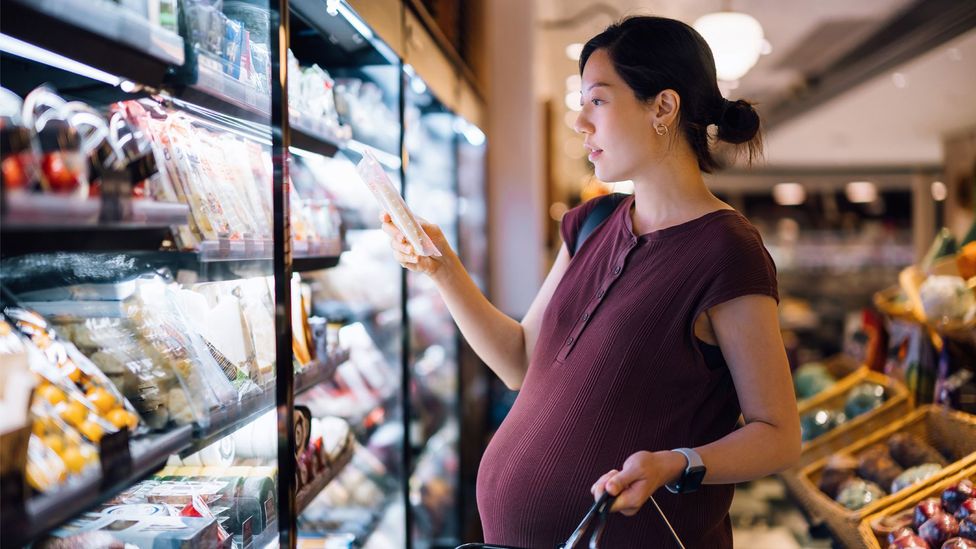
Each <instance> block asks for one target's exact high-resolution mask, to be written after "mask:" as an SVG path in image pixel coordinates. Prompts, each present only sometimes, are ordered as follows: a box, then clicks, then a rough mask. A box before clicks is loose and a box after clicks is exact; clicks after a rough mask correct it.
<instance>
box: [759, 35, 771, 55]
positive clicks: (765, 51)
mask: <svg viewBox="0 0 976 549" xmlns="http://www.w3.org/2000/svg"><path fill="white" fill-rule="evenodd" d="M771 53H773V45H772V44H770V43H769V40H766V39H765V38H763V41H762V48H760V49H759V55H769V54H771Z"/></svg>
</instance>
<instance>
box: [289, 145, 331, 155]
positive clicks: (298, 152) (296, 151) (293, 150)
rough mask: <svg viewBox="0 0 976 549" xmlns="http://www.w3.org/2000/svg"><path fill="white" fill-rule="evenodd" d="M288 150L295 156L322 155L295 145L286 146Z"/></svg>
mask: <svg viewBox="0 0 976 549" xmlns="http://www.w3.org/2000/svg"><path fill="white" fill-rule="evenodd" d="M288 152H290V153H291V154H293V155H295V156H301V157H302V158H320V157H323V156H324V155H321V154H319V153H315V152H312V151H306V150H305V149H299V148H298V147H295V146H291V147H288Z"/></svg>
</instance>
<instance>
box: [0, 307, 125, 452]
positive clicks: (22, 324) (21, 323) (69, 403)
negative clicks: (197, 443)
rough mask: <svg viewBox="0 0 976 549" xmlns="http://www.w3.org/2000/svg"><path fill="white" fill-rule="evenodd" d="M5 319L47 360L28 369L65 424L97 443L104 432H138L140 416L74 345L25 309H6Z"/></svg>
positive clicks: (35, 362)
mask: <svg viewBox="0 0 976 549" xmlns="http://www.w3.org/2000/svg"><path fill="white" fill-rule="evenodd" d="M6 313H7V315H8V316H9V317H10V318H11V319H12V320H14V322H15V323H16V326H17V328H18V329H19V330H20V331H21V332H22V333H24V334H25V335H26V336H28V337H29V338H30V339H31V341H32V342H33V343H34V344H35V345H36V346H37V348H38V349H39V350H40V351H41V352H42V353H43V354H44V356H45V357H46V358H47V363H42V362H41V361H37V360H32V361H31V369H33V370H34V371H35V372H36V373H38V374H39V375H41V376H42V377H43V378H44V381H46V382H47V383H48V384H49V385H45V384H43V383H42V386H41V387H40V388H39V389H38V390H39V391H45V392H46V395H47V398H48V400H49V401H50V403H51V404H52V405H53V406H56V407H57V412H58V413H59V414H60V415H61V417H62V418H64V419H65V421H66V422H67V423H69V424H70V425H72V426H73V427H75V428H77V429H78V430H79V431H81V433H82V434H84V435H85V436H86V437H87V438H88V439H89V440H91V441H92V442H95V443H97V442H98V441H99V440H100V439H101V436H102V434H104V433H105V432H115V431H117V430H118V429H122V428H127V429H129V430H130V431H133V432H135V431H136V430H137V429H138V428H139V424H140V421H139V416H138V415H137V414H136V412H135V409H134V408H133V407H132V404H130V403H129V401H128V400H126V399H125V397H124V396H122V394H121V393H120V392H119V390H118V389H117V388H116V386H115V385H114V384H112V383H111V382H110V381H109V379H108V378H107V377H106V376H105V374H104V373H103V372H102V371H101V370H99V369H98V368H97V367H96V366H95V365H94V364H92V363H91V361H89V360H88V358H87V357H85V356H84V355H83V354H82V353H81V352H79V351H78V349H77V348H75V346H74V345H71V344H70V343H66V342H64V341H62V340H61V339H60V338H59V337H58V336H57V335H56V333H55V331H54V330H53V328H51V327H50V326H49V325H48V323H47V321H45V320H44V318H42V317H41V316H40V315H38V314H36V313H34V312H32V311H27V310H25V309H17V308H8V309H7V310H6Z"/></svg>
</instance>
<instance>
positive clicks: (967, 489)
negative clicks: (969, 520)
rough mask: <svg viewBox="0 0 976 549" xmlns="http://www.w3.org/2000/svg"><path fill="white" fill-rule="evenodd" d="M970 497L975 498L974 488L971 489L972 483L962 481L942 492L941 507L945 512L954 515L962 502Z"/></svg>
mask: <svg viewBox="0 0 976 549" xmlns="http://www.w3.org/2000/svg"><path fill="white" fill-rule="evenodd" d="M971 497H976V488H974V487H973V481H971V480H969V479H963V480H960V481H959V484H956V485H955V486H950V487H948V488H946V489H945V491H943V492H942V506H943V507H945V510H946V511H948V512H950V513H955V512H956V511H958V510H959V506H960V505H962V502H964V501H966V500H967V499H969V498H971Z"/></svg>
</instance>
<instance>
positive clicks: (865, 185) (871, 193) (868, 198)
mask: <svg viewBox="0 0 976 549" xmlns="http://www.w3.org/2000/svg"><path fill="white" fill-rule="evenodd" d="M844 194H845V195H846V196H847V200H848V201H849V202H851V203H852V204H869V203H871V202H874V201H875V200H877V199H878V187H877V186H876V185H875V184H874V183H871V182H870V181H851V182H850V183H848V184H847V187H845V188H844Z"/></svg>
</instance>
